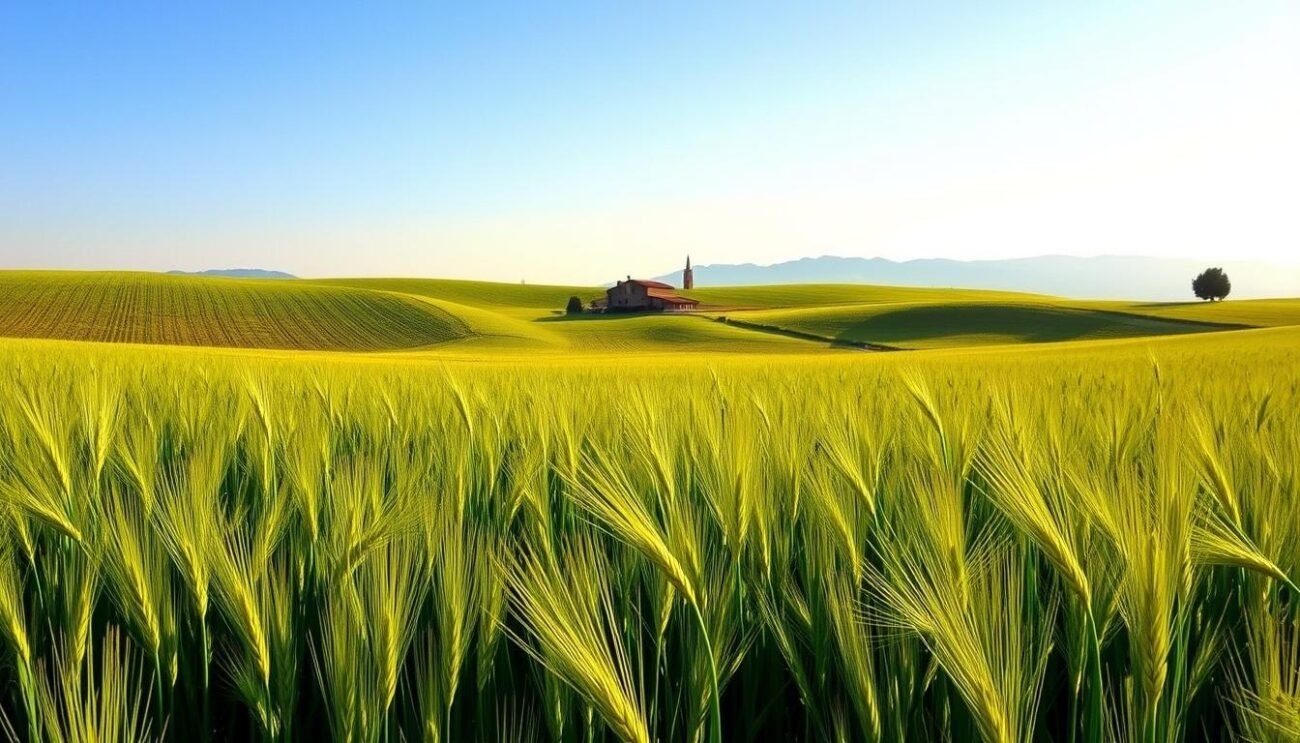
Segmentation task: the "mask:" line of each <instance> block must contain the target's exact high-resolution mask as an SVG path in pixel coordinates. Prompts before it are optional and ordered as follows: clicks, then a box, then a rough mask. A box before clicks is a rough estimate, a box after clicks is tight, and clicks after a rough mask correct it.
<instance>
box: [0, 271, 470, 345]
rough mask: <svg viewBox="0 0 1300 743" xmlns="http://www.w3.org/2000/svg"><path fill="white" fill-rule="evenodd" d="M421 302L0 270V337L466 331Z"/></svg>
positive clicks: (228, 340) (178, 339) (309, 341)
mask: <svg viewBox="0 0 1300 743" xmlns="http://www.w3.org/2000/svg"><path fill="white" fill-rule="evenodd" d="M468 334H469V330H468V328H467V327H466V326H465V324H464V323H463V322H462V321H461V320H459V319H457V318H456V317H454V316H453V315H451V314H449V313H447V312H445V311H443V310H440V309H438V308H436V307H434V306H431V305H428V304H426V303H421V302H418V301H416V300H413V299H409V298H405V297H400V296H396V295H391V294H384V293H379V292H368V291H363V290H359V289H348V288H343V287H321V286H311V285H307V284H303V283H298V282H292V281H287V280H275V281H257V280H240V279H226V278H201V277H193V276H168V275H162V274H145V273H81V272H66V273H65V272H27V271H24V272H0V336H9V337H23V338H58V339H67V340H84V341H114V342H122V343H160V344H171V345H186V346H231V347H249V348H292V349H310V350H354V351H374V350H383V349H397V348H415V347H421V346H428V345H431V344H436V343H443V342H446V341H449V340H455V339H458V338H463V337H466V336H467V335H468Z"/></svg>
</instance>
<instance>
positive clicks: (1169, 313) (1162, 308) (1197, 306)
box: [1116, 287, 1300, 328]
mask: <svg viewBox="0 0 1300 743" xmlns="http://www.w3.org/2000/svg"><path fill="white" fill-rule="evenodd" d="M1296 290H1297V291H1300V287H1297V288H1296ZM1116 309H1121V310H1123V311H1125V312H1134V313H1138V314H1143V315H1152V316H1155V317H1165V318H1170V319H1175V320H1190V321H1195V322H1210V323H1224V324H1229V325H1249V326H1251V327H1256V328H1271V327H1278V326H1283V325H1300V299H1242V300H1232V299H1229V300H1228V301H1226V302H1154V303H1124V304H1119V305H1116Z"/></svg>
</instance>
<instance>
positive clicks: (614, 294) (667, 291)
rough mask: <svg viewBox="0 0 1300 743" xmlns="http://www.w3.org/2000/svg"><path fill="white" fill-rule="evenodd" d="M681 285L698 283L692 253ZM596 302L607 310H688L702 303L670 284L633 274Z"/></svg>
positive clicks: (692, 285)
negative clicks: (680, 293) (635, 277)
mask: <svg viewBox="0 0 1300 743" xmlns="http://www.w3.org/2000/svg"><path fill="white" fill-rule="evenodd" d="M682 286H683V288H686V289H691V288H694V286H695V276H694V272H693V271H691V259H690V257H689V256H687V258H686V270H685V271H683V272H682ZM594 304H595V306H596V307H597V308H598V309H600V310H602V311H604V312H689V311H691V310H694V309H697V308H699V306H700V303H699V302H697V301H695V300H694V299H687V298H686V297H681V296H678V295H677V290H676V289H674V288H673V287H672V286H671V285H669V284H665V283H663V282H662V281H647V280H644V279H634V278H632V277H631V276H629V277H627V280H626V281H620V282H618V283H617V284H615V285H614V286H611V287H610V288H609V289H607V290H606V291H605V299H604V301H600V300H597V302H596V303H594Z"/></svg>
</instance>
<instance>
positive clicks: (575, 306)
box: [564, 297, 582, 315]
mask: <svg viewBox="0 0 1300 743" xmlns="http://www.w3.org/2000/svg"><path fill="white" fill-rule="evenodd" d="M564 314H566V315H581V314H582V300H581V299H578V298H577V297H569V306H568V307H565V308H564Z"/></svg>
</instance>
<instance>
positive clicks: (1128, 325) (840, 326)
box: [734, 301, 1223, 349]
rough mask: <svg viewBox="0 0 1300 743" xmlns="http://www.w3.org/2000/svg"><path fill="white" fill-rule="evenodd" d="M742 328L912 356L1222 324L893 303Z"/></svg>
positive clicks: (1048, 309) (805, 312)
mask: <svg viewBox="0 0 1300 743" xmlns="http://www.w3.org/2000/svg"><path fill="white" fill-rule="evenodd" d="M734 317H737V318H739V319H741V320H742V321H744V322H749V323H756V324H760V325H766V326H771V327H776V328H782V329H786V330H792V331H796V332H799V333H806V334H810V335H815V336H820V337H823V338H826V339H828V340H831V341H833V342H837V343H873V344H879V345H886V346H893V347H897V348H906V349H925V348H951V347H954V346H983V345H1000V344H1018V343H1046V342H1054V341H1075V340H1096V339H1102V338H1129V337H1135V336H1147V335H1178V334H1182V333H1203V332H1208V331H1213V330H1222V329H1223V328H1222V327H1220V326H1217V325H1209V324H1204V323H1193V322H1185V321H1177V320H1167V319H1161V318H1157V317H1146V316H1141V315H1129V314H1123V313H1119V312H1113V311H1108V310H1097V309H1087V308H1080V307H1069V306H1063V305H1056V304H1049V303H1036V304H1028V303H1026V304H1019V303H1008V302H968V301H955V302H895V303H881V304H872V305H844V306H838V307H811V308H807V307H806V308H798V309H786V310H767V311H756V312H741V313H736V314H735V315H734Z"/></svg>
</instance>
